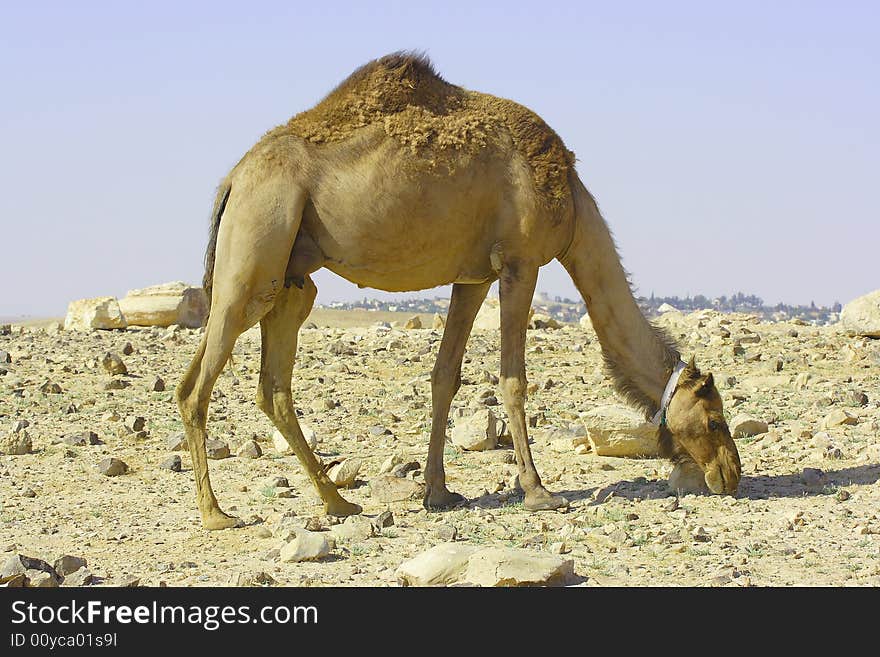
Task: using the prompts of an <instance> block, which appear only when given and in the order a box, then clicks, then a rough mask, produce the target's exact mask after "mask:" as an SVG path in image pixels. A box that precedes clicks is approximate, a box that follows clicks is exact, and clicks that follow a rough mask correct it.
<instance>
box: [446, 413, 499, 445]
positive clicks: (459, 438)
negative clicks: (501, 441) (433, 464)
mask: <svg viewBox="0 0 880 657" xmlns="http://www.w3.org/2000/svg"><path fill="white" fill-rule="evenodd" d="M497 423H498V420H497V418H496V417H495V414H494V413H493V412H492V411H490V410H485V411H477V412H476V413H474V414H473V415H472V416H471V417H469V418H467V419H462V420H458V421H456V423H455V426H454V427H453V428H452V443H453V444H454V445H457V446H458V447H461V448H462V449H466V450H470V451H477V452H480V451H484V450H487V449H495V447H496V446H497V445H498V425H497Z"/></svg>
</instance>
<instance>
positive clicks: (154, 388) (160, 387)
mask: <svg viewBox="0 0 880 657" xmlns="http://www.w3.org/2000/svg"><path fill="white" fill-rule="evenodd" d="M147 389H148V390H149V391H150V392H164V391H165V381H163V380H162V377H159V376H157V377H155V378H154V379H153V380H152V381H151V382H150V385H149V386H148V388H147Z"/></svg>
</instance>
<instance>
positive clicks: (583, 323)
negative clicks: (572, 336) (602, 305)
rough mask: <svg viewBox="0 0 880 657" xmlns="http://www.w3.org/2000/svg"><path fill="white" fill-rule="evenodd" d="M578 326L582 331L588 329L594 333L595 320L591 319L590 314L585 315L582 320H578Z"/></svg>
mask: <svg viewBox="0 0 880 657" xmlns="http://www.w3.org/2000/svg"><path fill="white" fill-rule="evenodd" d="M578 325H579V326H580V327H581V328H582V329H587V330H588V331H592V330H593V320H592V319H590V314H589V313H584V314H583V315H581V318H580V319H579V320H578Z"/></svg>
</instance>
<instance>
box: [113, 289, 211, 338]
mask: <svg viewBox="0 0 880 657" xmlns="http://www.w3.org/2000/svg"><path fill="white" fill-rule="evenodd" d="M119 308H120V309H121V311H122V314H123V315H124V316H125V319H126V321H127V322H128V324H129V325H132V326H171V325H172V324H177V325H179V326H184V327H186V328H199V327H200V326H203V325H204V323H205V320H206V319H207V318H208V297H207V295H206V294H205V291H204V290H203V289H202V288H200V287H190V286H188V285H186V284H185V283H183V282H181V281H176V282H173V283H164V284H162V285H154V286H152V287H146V288H143V289H140V290H130V291H129V292H128V294H126V296H125V297H124V298H122V299H120V300H119Z"/></svg>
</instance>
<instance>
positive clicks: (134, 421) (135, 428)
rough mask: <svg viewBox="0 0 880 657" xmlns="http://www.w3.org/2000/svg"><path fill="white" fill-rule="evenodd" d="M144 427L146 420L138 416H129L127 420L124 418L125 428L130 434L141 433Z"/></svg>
mask: <svg viewBox="0 0 880 657" xmlns="http://www.w3.org/2000/svg"><path fill="white" fill-rule="evenodd" d="M146 426H147V419H146V418H145V417H142V416H140V415H129V416H128V417H127V418H125V428H126V429H128V430H129V431H130V432H131V433H137V432H139V431H143V430H144V428H145V427H146Z"/></svg>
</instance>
